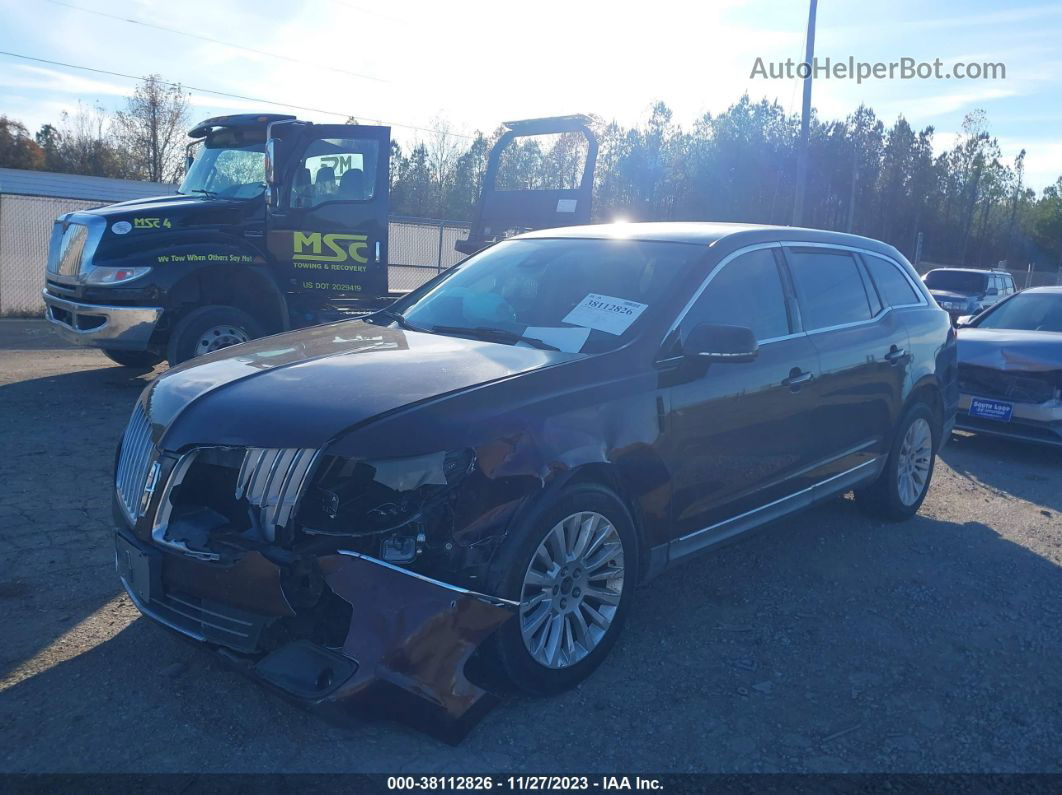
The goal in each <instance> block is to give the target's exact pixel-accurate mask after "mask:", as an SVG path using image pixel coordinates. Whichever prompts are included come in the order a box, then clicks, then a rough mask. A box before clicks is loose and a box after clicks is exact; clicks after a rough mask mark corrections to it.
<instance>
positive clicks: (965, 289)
mask: <svg viewBox="0 0 1062 795" xmlns="http://www.w3.org/2000/svg"><path fill="white" fill-rule="evenodd" d="M925 283H926V287H928V288H929V289H930V290H947V291H948V292H951V293H969V294H970V295H973V294H974V293H983V292H984V291H985V275H984V274H983V273H976V272H974V271H930V272H929V273H927V274H926V278H925Z"/></svg>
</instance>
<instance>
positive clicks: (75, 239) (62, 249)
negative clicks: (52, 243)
mask: <svg viewBox="0 0 1062 795" xmlns="http://www.w3.org/2000/svg"><path fill="white" fill-rule="evenodd" d="M87 238H88V227H87V226H85V225H84V224H67V226H66V228H65V229H63V232H62V237H61V238H60V240H59V247H58V250H57V251H55V252H54V253H55V259H54V260H52V259H51V258H50V257H49V260H50V261H49V262H48V270H49V271H51V272H52V273H57V274H59V275H60V276H77V275H78V272H79V270H80V268H81V255H82V254H83V253H84V252H85V241H86V240H87ZM53 240H54V238H53Z"/></svg>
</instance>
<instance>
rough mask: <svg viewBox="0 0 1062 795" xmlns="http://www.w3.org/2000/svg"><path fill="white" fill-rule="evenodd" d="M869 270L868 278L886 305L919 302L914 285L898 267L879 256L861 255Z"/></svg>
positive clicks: (904, 304) (903, 304) (905, 304)
mask: <svg viewBox="0 0 1062 795" xmlns="http://www.w3.org/2000/svg"><path fill="white" fill-rule="evenodd" d="M863 261H864V262H865V263H866V264H867V270H868V271H870V278H871V279H873V280H874V284H875V285H876V286H877V288H878V294H879V295H880V296H881V300H882V301H884V302H885V305H886V306H910V305H912V304H920V303H921V300H920V299H919V297H918V293H916V292H915V289H914V287H912V286H911V283H910V282H909V281H907V279H906V278H905V277H904V275H903V274H902V273H900V269H899V268H897V267H896V266H895V265H893V264H892V263H891V262H887V261H886V260H883V259H881V258H880V257H871V256H865V257H863Z"/></svg>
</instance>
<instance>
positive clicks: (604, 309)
mask: <svg viewBox="0 0 1062 795" xmlns="http://www.w3.org/2000/svg"><path fill="white" fill-rule="evenodd" d="M647 306H648V304H639V303H638V302H637V301H628V300H626V299H624V298H613V297H612V296H611V295H599V294H598V293H588V294H587V296H586V298H584V299H583V300H582V301H580V302H579V303H578V304H577V305H576V307H575V308H574V309H573V310H572V311H571V312H569V313H568V314H567V315H566V316H565V317H564V321H563V322H565V323H571V324H572V325H573V326H585V327H586V328H589V329H596V330H597V331H604V332H605V333H606V334H613V335H615V336H617V337H618V336H619V335H620V334H622V333H623V332H625V331H626V330H627V329H629V328H630V327H631V323H633V322H634V321H635V320H637V319H638V317H639V316H640V315H641V314H642V312H644V311H645V309H646V307H647Z"/></svg>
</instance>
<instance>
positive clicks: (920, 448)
mask: <svg viewBox="0 0 1062 795" xmlns="http://www.w3.org/2000/svg"><path fill="white" fill-rule="evenodd" d="M932 460H933V433H932V431H931V430H930V429H929V423H928V422H926V420H925V419H923V418H922V417H919V418H918V419H916V420H915V421H914V422H912V423H911V425H910V426H909V427H908V428H907V433H906V434H904V437H903V443H902V444H901V445H900V455H899V458H898V461H897V473H896V477H897V483H896V485H897V490H898V492H899V496H900V502H902V503H903V504H904V505H914V504H915V503H916V502H918V499H919V498H920V497H921V496H922V493H923V492H924V491H925V490H926V486H927V485H929V467H930V463H931V462H932Z"/></svg>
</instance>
